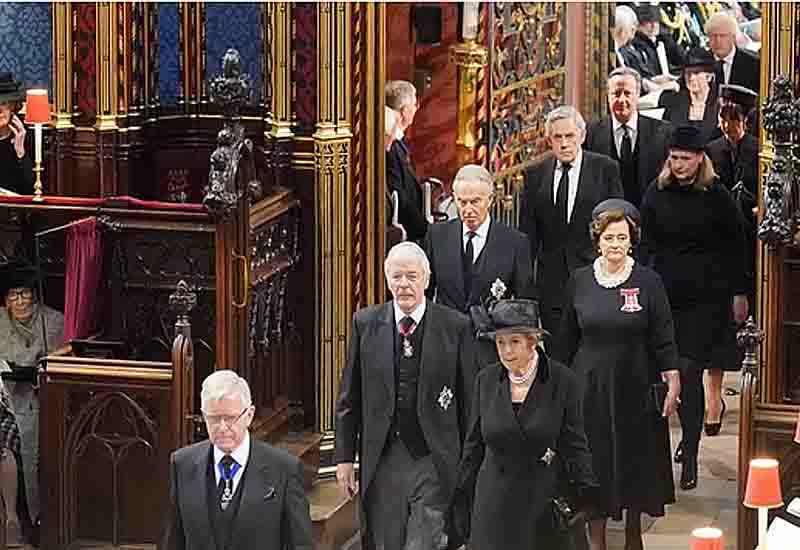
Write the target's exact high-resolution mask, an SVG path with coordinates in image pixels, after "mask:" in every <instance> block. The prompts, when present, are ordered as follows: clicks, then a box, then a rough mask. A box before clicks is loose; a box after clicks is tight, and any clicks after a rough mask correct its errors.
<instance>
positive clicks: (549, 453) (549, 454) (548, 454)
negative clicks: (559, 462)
mask: <svg viewBox="0 0 800 550" xmlns="http://www.w3.org/2000/svg"><path fill="white" fill-rule="evenodd" d="M555 457H556V452H555V451H554V450H553V449H551V448H550V447H548V448H547V450H546V451H545V452H544V454H543V455H542V458H540V459H539V460H541V461H542V462H544V463H545V464H547V465H548V466H550V463H551V462H553V459H555Z"/></svg>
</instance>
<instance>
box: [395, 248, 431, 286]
mask: <svg viewBox="0 0 800 550" xmlns="http://www.w3.org/2000/svg"><path fill="white" fill-rule="evenodd" d="M403 258H405V259H408V258H414V259H416V260H417V261H419V263H420V264H422V271H423V272H424V273H425V276H426V277H430V275H431V262H430V261H429V260H428V256H426V255H425V251H424V250H422V248H421V247H420V246H419V245H418V244H417V243H414V242H411V241H403V242H401V243H397V244H396V245H394V246H393V247H392V248H391V249H389V254H387V255H386V259H385V260H384V261H383V275H384V276H385V277H386V280H387V281H388V280H389V266H390V265H392V262H394V261H395V260H399V259H403Z"/></svg>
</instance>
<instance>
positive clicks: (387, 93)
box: [383, 80, 417, 111]
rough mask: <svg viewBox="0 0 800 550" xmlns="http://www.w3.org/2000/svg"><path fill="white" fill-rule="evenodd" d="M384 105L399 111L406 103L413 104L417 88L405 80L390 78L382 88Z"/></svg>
mask: <svg viewBox="0 0 800 550" xmlns="http://www.w3.org/2000/svg"><path fill="white" fill-rule="evenodd" d="M383 93H384V99H385V102H386V105H388V106H389V107H391V108H392V109H394V110H395V111H399V110H400V109H402V108H403V107H405V106H406V105H410V104H413V103H414V102H415V101H416V98H417V89H416V88H415V87H414V85H413V84H412V83H411V82H408V81H407V80H390V81H388V82H387V83H386V85H385V86H384V88H383Z"/></svg>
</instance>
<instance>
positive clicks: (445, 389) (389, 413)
mask: <svg viewBox="0 0 800 550" xmlns="http://www.w3.org/2000/svg"><path fill="white" fill-rule="evenodd" d="M384 271H385V275H386V280H387V283H388V286H389V289H390V290H391V292H392V295H393V296H394V299H393V300H392V301H390V302H387V303H385V304H381V305H376V306H371V307H367V308H365V309H362V310H360V311H358V312H356V314H355V315H354V316H353V325H352V329H351V333H350V343H349V346H348V350H347V364H346V366H345V369H344V373H343V374H342V381H341V386H340V390H339V400H338V402H337V404H336V451H335V461H336V463H337V466H336V478H337V480H338V482H339V486H340V488H341V490H342V491H343V492H344V494H346V495H347V496H348V497H353V496H354V495H355V494H356V492H357V491H358V490H359V489H358V484H357V483H356V480H355V473H354V468H353V462H354V461H355V458H356V454H357V453H358V455H359V458H360V461H361V470H360V487H361V488H360V493H361V512H362V514H361V520H362V523H361V526H362V528H361V535H362V544H363V545H364V548H365V549H372V548H376V549H378V550H403V549H411V548H421V549H425V550H440V549H443V548H446V547H447V546H448V542H449V543H450V544H451V545H452V544H454V542H455V541H448V540H447V536H446V535H445V533H444V513H445V511H446V509H447V506H448V504H449V502H450V498H451V496H452V492H453V488H454V483H455V474H456V469H457V467H458V461H459V459H460V457H461V446H462V443H463V441H464V438H465V436H466V429H467V421H468V416H469V399H470V398H471V395H472V384H473V380H474V370H475V369H474V366H473V365H474V361H473V359H472V355H471V353H469V350H470V345H471V341H472V335H471V330H470V323H469V320H468V319H467V318H466V316H464V315H463V314H461V313H459V312H457V311H455V310H453V309H450V308H448V307H445V306H441V305H439V304H434V303H433V302H430V301H427V300H426V299H425V289H426V287H427V286H428V281H429V279H430V265H429V263H428V259H427V257H426V256H425V253H424V252H423V251H422V249H421V248H420V247H419V246H418V245H416V244H414V243H412V242H403V243H400V244H397V245H395V246H394V247H393V248H392V249H391V250H390V251H389V255H388V256H387V257H386V261H385V263H384Z"/></svg>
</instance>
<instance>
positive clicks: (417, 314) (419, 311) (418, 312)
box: [392, 300, 427, 324]
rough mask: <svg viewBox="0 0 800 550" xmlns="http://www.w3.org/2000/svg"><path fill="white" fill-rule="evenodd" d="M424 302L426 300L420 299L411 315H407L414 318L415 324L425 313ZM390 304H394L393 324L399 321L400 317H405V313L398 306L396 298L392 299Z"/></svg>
mask: <svg viewBox="0 0 800 550" xmlns="http://www.w3.org/2000/svg"><path fill="white" fill-rule="evenodd" d="M426 303H427V300H422V301H421V302H420V304H419V305H418V306H417V307H416V308H415V309H414V311H412V312H411V315H409V317H411V318H412V319H414V322H415V323H416V324H419V322H420V321H422V316H423V315H425V306H426ZM392 304H393V305H394V322H395V324H398V323H400V319H402V318H403V317H405V316H406V314H405V313H403V310H402V309H400V306H398V305H397V300H392Z"/></svg>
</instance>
